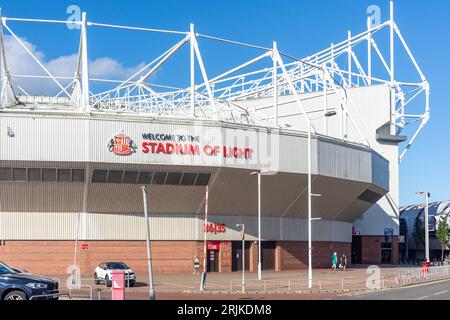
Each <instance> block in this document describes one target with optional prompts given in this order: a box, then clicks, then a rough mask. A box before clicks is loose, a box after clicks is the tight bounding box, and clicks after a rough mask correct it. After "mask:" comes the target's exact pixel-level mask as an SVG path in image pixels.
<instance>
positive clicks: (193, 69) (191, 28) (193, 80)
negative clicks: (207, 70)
mask: <svg viewBox="0 0 450 320" xmlns="http://www.w3.org/2000/svg"><path fill="white" fill-rule="evenodd" d="M194 37H195V33H194V24H193V23H191V26H190V40H189V43H190V58H191V61H190V62H191V115H192V116H195V109H194V108H195V51H194V42H193V38H194Z"/></svg>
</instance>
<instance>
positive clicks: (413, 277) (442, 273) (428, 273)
mask: <svg viewBox="0 0 450 320" xmlns="http://www.w3.org/2000/svg"><path fill="white" fill-rule="evenodd" d="M395 277H396V281H397V283H398V284H399V285H408V284H414V283H422V282H428V281H434V280H439V279H445V278H449V277H450V266H449V265H446V266H431V267H422V268H410V269H405V270H398V271H397V272H396V274H395Z"/></svg>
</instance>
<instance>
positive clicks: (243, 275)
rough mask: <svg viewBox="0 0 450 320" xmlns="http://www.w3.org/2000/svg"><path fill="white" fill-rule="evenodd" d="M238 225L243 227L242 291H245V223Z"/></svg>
mask: <svg viewBox="0 0 450 320" xmlns="http://www.w3.org/2000/svg"><path fill="white" fill-rule="evenodd" d="M236 227H238V228H239V227H241V238H242V292H243V293H244V292H245V225H244V224H243V223H242V224H237V225H236Z"/></svg>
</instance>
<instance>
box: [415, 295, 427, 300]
mask: <svg viewBox="0 0 450 320" xmlns="http://www.w3.org/2000/svg"><path fill="white" fill-rule="evenodd" d="M429 297H430V296H424V297H420V298H417V300H425V299H428V298H429Z"/></svg>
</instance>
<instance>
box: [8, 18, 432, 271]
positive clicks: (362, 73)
mask: <svg viewBox="0 0 450 320" xmlns="http://www.w3.org/2000/svg"><path fill="white" fill-rule="evenodd" d="M24 21H27V22H30V23H33V24H35V25H40V23H41V22H42V21H38V20H32V19H25V20H24V19H16V18H7V17H3V18H2V29H1V30H0V32H1V38H0V41H1V47H2V76H1V80H2V81H1V97H0V99H1V104H0V239H1V242H0V243H1V244H0V257H1V258H0V260H3V261H5V262H7V263H9V264H11V265H13V266H16V267H20V268H25V269H28V270H30V271H33V272H36V273H41V274H52V275H54V274H64V273H65V272H66V270H67V268H68V267H69V266H70V265H72V264H73V263H74V262H75V263H76V264H77V265H79V266H80V268H81V272H82V273H83V274H86V275H91V274H92V272H93V270H94V268H95V266H96V265H97V264H98V263H99V262H102V261H106V260H120V261H124V262H126V263H127V264H129V265H130V266H131V267H133V268H134V269H135V270H136V271H137V272H138V273H139V272H142V273H143V272H145V270H146V251H145V250H146V248H145V239H146V226H145V219H144V216H143V210H144V209H143V194H142V190H141V186H142V185H147V186H148V199H147V204H148V209H149V215H150V217H149V221H148V223H149V226H150V237H151V240H152V255H153V266H154V270H155V272H156V273H157V274H162V273H187V272H191V271H192V263H193V258H194V256H195V255H198V256H199V257H200V259H202V257H203V245H204V242H203V239H204V235H205V232H206V238H207V247H208V256H207V261H208V270H209V271H210V272H228V271H237V270H239V269H241V267H242V266H241V265H240V263H241V262H240V259H239V258H238V257H239V256H240V254H241V243H240V240H241V233H240V230H241V229H240V227H238V226H237V225H238V224H244V225H245V231H246V234H245V239H246V240H247V242H246V252H245V255H246V257H247V259H246V261H247V262H248V265H246V268H247V269H248V270H253V271H255V270H256V268H257V252H258V242H257V240H258V184H257V177H256V176H254V175H252V174H251V173H252V172H255V171H256V172H261V175H262V176H261V181H262V183H261V216H262V217H261V238H262V240H263V241H262V262H263V270H278V271H283V270H295V269H302V268H305V267H306V266H307V263H308V242H307V239H308V203H309V201H308V199H309V198H310V197H309V194H311V199H312V201H311V217H312V222H311V223H312V230H311V236H312V241H313V245H312V247H313V255H312V261H313V266H314V268H326V267H328V266H329V258H330V255H331V254H332V252H338V254H339V255H341V254H342V253H345V254H347V256H348V257H349V258H351V262H352V263H353V264H380V263H392V264H395V263H397V262H398V235H399V219H398V217H399V209H398V208H399V190H398V189H399V176H398V173H399V160H401V159H403V157H404V156H405V154H406V153H407V151H408V150H409V148H410V146H411V145H412V143H413V142H414V140H415V139H416V137H417V135H418V133H419V132H420V131H421V130H422V128H423V126H424V125H425V123H426V122H427V120H428V116H429V106H428V101H429V87H428V83H427V81H426V79H425V77H424V75H423V74H422V72H421V70H420V69H419V66H418V64H417V63H416V61H415V59H414V57H413V55H412V53H411V51H410V49H409V48H408V46H407V44H406V42H405V40H404V38H403V36H402V34H401V33H400V30H399V28H398V27H397V25H396V24H395V22H394V20H393V18H391V19H390V20H388V21H387V22H384V23H381V24H379V25H372V24H371V23H369V24H368V30H366V31H364V32H362V33H360V34H357V35H351V34H350V35H349V37H348V39H346V40H344V41H342V42H340V43H338V44H335V45H332V46H331V47H329V48H327V49H325V50H323V51H320V52H319V53H316V54H313V55H310V56H308V57H306V58H304V59H297V58H294V57H292V56H290V55H287V54H285V53H283V52H281V51H279V50H278V48H277V45H276V43H274V45H273V47H270V48H262V47H258V46H253V45H248V44H243V43H238V42H231V43H232V44H233V45H235V46H243V47H247V48H250V49H255V53H256V55H255V58H252V59H251V60H248V61H246V62H243V63H242V64H240V65H237V66H233V67H232V68H230V69H228V70H225V71H224V72H223V73H220V74H217V75H213V76H209V74H208V72H207V64H206V63H205V62H204V60H203V59H206V58H205V57H206V56H207V53H206V54H205V52H202V51H201V50H200V45H201V41H210V42H211V43H217V45H220V44H221V43H224V42H225V43H228V44H230V41H229V40H226V39H221V38H215V37H211V36H208V35H203V34H199V33H196V32H195V30H194V28H193V26H191V29H190V31H187V32H179V31H171V30H157V29H146V28H141V29H140V30H141V31H144V32H145V31H147V32H148V33H149V34H153V33H158V32H163V33H166V34H172V35H173V36H174V39H176V38H177V37H178V38H180V39H181V40H180V39H179V40H178V42H176V41H175V40H174V42H175V44H174V45H173V46H172V47H170V48H169V49H168V50H167V51H166V52H164V53H163V54H162V55H159V56H158V58H156V59H155V60H154V61H152V62H151V63H149V64H148V65H146V66H143V67H142V69H141V70H139V71H138V72H136V73H135V74H134V75H133V76H132V77H130V78H129V79H127V80H126V81H114V80H108V79H94V78H91V77H90V76H89V64H88V56H89V55H88V45H87V44H88V35H89V33H90V32H91V30H92V32H95V29H96V28H111V25H104V24H101V23H97V22H92V21H90V22H88V21H87V20H86V15H83V19H82V21H80V22H77V21H72V22H65V21H64V23H69V24H73V25H75V26H79V27H80V29H79V30H80V48H79V56H78V60H77V61H78V63H77V65H76V68H75V70H74V72H75V77H73V78H72V79H67V77H62V76H55V75H53V74H52V73H51V72H50V71H49V70H48V69H47V68H46V67H45V64H44V63H40V62H39V57H36V56H35V55H34V54H33V52H32V51H30V50H28V51H27V50H26V49H27V45H26V43H24V40H23V38H22V37H21V36H20V35H18V34H16V31H15V27H16V26H17V25H19V24H21V23H24ZM47 22H50V23H51V22H53V23H58V22H63V21H54V20H52V21H47ZM113 27H114V28H116V29H117V28H122V29H130V27H126V26H113ZM77 30H78V29H75V31H71V32H78V31H77ZM385 38H387V43H388V44H390V46H388V47H389V48H392V50H388V54H387V55H386V54H384V55H383V53H382V51H381V50H380V48H379V47H378V45H377V43H378V41H380V42H381V41H383V39H385ZM394 39H395V41H396V43H397V46H395V48H400V47H402V48H403V49H405V50H404V51H405V52H404V57H403V58H405V59H406V58H408V59H409V60H410V61H412V62H413V63H412V65H413V68H414V70H416V71H417V73H418V78H419V80H418V81H416V82H414V80H412V81H408V82H403V81H401V80H399V79H398V78H396V73H395V69H394V62H395V59H399V58H398V57H397V56H395V52H396V51H394ZM7 41H15V43H16V45H17V46H18V47H21V48H22V49H23V50H25V51H26V54H29V55H30V56H31V57H34V58H35V59H34V60H35V62H36V63H37V65H39V66H40V67H42V70H41V71H42V73H40V74H33V75H25V74H17V73H16V72H15V70H10V69H9V65H8V59H9V58H8V54H9V51H8V45H7V44H8V42H7ZM183 47H186V48H189V49H190V50H189V52H190V53H189V54H188V56H187V57H186V63H187V64H188V65H189V66H190V69H189V70H190V72H189V74H188V76H189V79H190V82H189V83H188V84H187V85H186V87H185V88H174V87H172V86H167V85H162V84H155V83H152V81H151V79H152V75H153V74H154V73H155V72H156V70H158V68H160V67H161V66H162V65H164V64H165V63H167V62H168V61H170V59H171V58H173V56H175V55H176V54H178V53H179V51H181V48H183ZM389 48H388V49H389ZM258 50H259V51H258ZM358 57H359V58H358ZM372 61H373V62H372ZM210 63H211V62H210ZM264 64H265V65H264ZM261 66H262V67H261ZM32 80H34V81H42V82H43V81H47V82H48V83H49V86H50V85H52V86H55V87H56V88H57V90H56V92H59V93H55V95H53V96H42V95H33V93H32V92H30V91H29V90H27V88H26V87H25V85H26V84H27V83H31V82H30V81H32ZM98 83H101V86H99V85H98ZM105 85H110V86H112V88H109V89H102V90H96V89H98V88H103V87H104V86H105ZM411 88H413V89H411ZM420 97H423V101H424V102H423V103H418V102H417V101H419V100H418V99H419V98H420ZM413 102H414V103H413ZM421 106H422V109H424V110H425V111H423V114H422V115H418V114H420V107H421ZM423 106H424V107H423ZM418 109H419V111H418ZM411 119H414V120H415V121H410V120H411ZM409 122H412V124H411V126H408V124H409ZM414 125H418V127H416V128H415V127H413V126H414ZM407 127H408V128H412V129H409V131H404V129H405V128H407ZM414 129H416V130H415V131H414ZM402 132H408V135H402ZM403 143H405V144H403ZM405 145H406V147H405ZM308 177H311V188H308ZM206 190H208V198H207V199H208V201H207V202H206ZM206 203H207V204H208V205H207V208H208V220H207V225H206V228H205V209H206V208H205V204H206Z"/></svg>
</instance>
